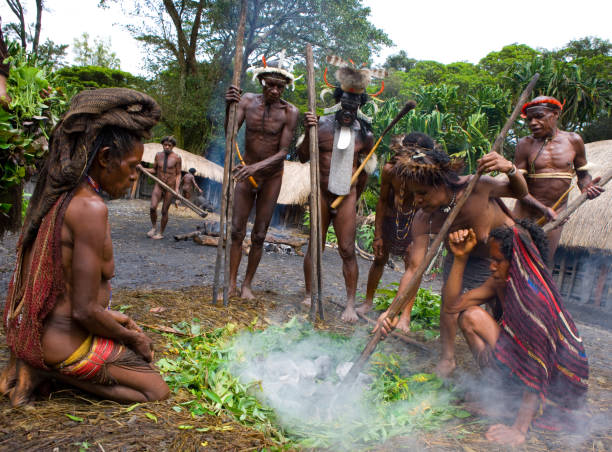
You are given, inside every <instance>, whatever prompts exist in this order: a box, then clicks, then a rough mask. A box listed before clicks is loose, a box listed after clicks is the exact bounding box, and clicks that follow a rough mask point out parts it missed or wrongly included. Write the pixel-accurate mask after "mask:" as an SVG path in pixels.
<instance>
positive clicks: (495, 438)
mask: <svg viewBox="0 0 612 452" xmlns="http://www.w3.org/2000/svg"><path fill="white" fill-rule="evenodd" d="M485 437H486V438H487V439H488V440H489V441H492V442H494V443H498V444H508V445H510V446H518V445H520V444H523V443H524V442H525V434H524V433H523V432H521V431H520V430H519V429H517V428H515V427H514V426H509V425H504V424H495V425H492V426H491V427H489V430H488V431H487V433H485Z"/></svg>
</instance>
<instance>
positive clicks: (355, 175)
mask: <svg viewBox="0 0 612 452" xmlns="http://www.w3.org/2000/svg"><path fill="white" fill-rule="evenodd" d="M414 107H416V102H415V101H413V100H409V101H408V102H407V103H406V105H404V108H402V109H401V110H400V112H399V113H398V114H397V116H396V117H395V118H393V121H391V122H390V123H389V125H388V126H387V127H386V128H385V130H384V131H383V133H382V134H381V135H380V138H378V140H377V141H376V144H375V145H374V146H373V147H372V149H371V150H370V152H368V155H367V156H366V158H365V159H363V162H361V165H359V168H357V170H356V171H355V172H354V173H353V176H352V177H351V185H353V184H354V183H355V182H357V178H358V177H359V175H360V174H361V172H362V171H363V169H364V168H365V166H366V163H368V160H370V159H371V158H372V156H373V155H374V152H375V151H376V149H378V146H379V145H380V143H381V142H382V140H383V138H384V137H385V135H386V134H387V133H388V132H389V131H390V130H391V129H392V128H393V127H395V125H396V124H397V123H398V122H399V120H400V119H402V118H403V117H404V116H406V114H407V113H408V112H409V111H410V110H412V109H413V108H414ZM343 199H344V195H342V196H338V197H337V198H336V199H334V202H332V203H331V207H332V209H337V208H338V206H339V205H340V203H341V202H342V200H343Z"/></svg>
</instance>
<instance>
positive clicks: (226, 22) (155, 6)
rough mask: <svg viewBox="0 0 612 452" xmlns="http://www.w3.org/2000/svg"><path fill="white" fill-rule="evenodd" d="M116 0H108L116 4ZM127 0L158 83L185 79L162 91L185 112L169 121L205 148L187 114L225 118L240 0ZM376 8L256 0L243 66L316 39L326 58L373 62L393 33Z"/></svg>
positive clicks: (297, 51)
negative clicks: (191, 132)
mask: <svg viewBox="0 0 612 452" xmlns="http://www.w3.org/2000/svg"><path fill="white" fill-rule="evenodd" d="M116 2H117V1H116V0H102V1H101V2H100V3H101V4H102V6H108V5H109V4H111V3H116ZM126 8H127V12H128V13H129V14H131V15H132V16H134V17H137V18H138V23H137V24H135V25H131V26H129V27H128V28H129V30H130V31H131V32H132V34H133V35H134V36H135V37H136V39H138V40H139V41H141V42H143V43H144V44H145V46H147V47H148V48H149V49H150V51H149V52H148V54H147V55H148V56H147V58H148V64H149V69H150V70H151V71H152V72H154V73H156V74H160V76H159V79H158V80H156V82H155V85H156V87H158V89H160V88H161V85H162V84H163V83H164V80H166V81H169V80H171V79H172V80H173V82H174V83H178V88H179V89H178V92H177V91H176V90H175V89H174V88H172V87H169V86H168V87H164V89H162V90H161V91H160V92H162V93H172V95H173V98H172V102H173V103H174V111H176V112H177V114H174V113H173V114H172V116H174V117H175V120H172V121H168V122H173V123H174V125H173V127H171V129H172V130H173V132H174V133H175V135H176V136H177V140H178V141H179V144H181V145H183V146H184V147H186V148H187V149H190V150H192V151H198V150H199V149H198V148H197V146H200V145H201V140H196V142H194V141H191V140H189V139H186V138H185V133H186V127H187V122H189V123H190V124H191V125H193V124H194V122H197V119H196V118H188V117H187V116H188V115H189V114H190V112H197V113H196V114H197V115H198V116H199V118H200V120H202V119H201V118H208V121H207V122H208V124H206V123H203V122H202V123H200V126H199V127H200V128H201V130H202V131H205V130H210V129H211V127H215V126H216V127H219V125H222V121H221V120H219V118H218V116H219V115H222V114H223V112H224V108H223V101H222V94H223V91H224V90H225V88H226V86H227V83H228V81H229V79H230V78H231V68H232V58H233V55H234V50H235V49H234V46H235V40H236V36H235V33H236V29H237V28H238V23H237V21H238V16H239V11H238V10H239V2H236V1H231V0H208V1H204V0H198V1H196V0H191V1H188V0H135V1H134V2H131V4H130V5H129V6H127V5H126ZM369 12H370V10H369V8H364V7H363V6H362V5H361V2H360V1H359V0H337V1H333V2H330V1H321V0H290V1H283V0H251V1H249V10H248V15H247V23H246V31H245V38H244V46H245V51H244V61H243V71H246V69H247V67H248V66H250V65H251V64H253V63H256V62H258V61H259V59H260V58H261V56H262V55H265V56H266V57H267V58H271V57H274V56H275V55H277V54H279V53H280V52H281V51H282V50H286V54H287V56H288V57H289V58H290V59H293V60H294V61H295V62H298V61H299V60H300V59H301V58H302V56H301V55H302V54H303V51H304V47H305V45H306V43H307V42H311V43H312V44H313V45H314V46H315V48H314V50H315V54H316V56H317V58H318V60H319V61H323V58H324V56H325V55H327V54H329V53H337V54H339V55H341V56H343V57H345V58H347V59H348V58H351V59H353V60H354V61H358V62H365V63H369V61H370V58H371V55H372V53H374V52H377V51H378V50H379V49H380V47H381V46H382V45H389V44H391V41H390V40H389V38H388V37H387V35H386V34H385V33H384V32H383V31H382V30H379V29H377V28H376V27H374V26H373V25H372V24H371V23H370V22H369V21H368V15H369ZM166 71H169V72H166ZM162 73H163V74H164V75H163V76H161V74H162ZM171 73H176V76H171ZM244 75H245V74H243V76H244ZM188 85H189V87H190V89H189V90H188V89H187V87H188ZM194 87H196V88H197V87H201V89H202V90H204V91H203V92H202V93H198V94H195V93H194V92H193V91H192V90H191V88H194ZM211 87H212V91H210V88H211ZM153 94H155V93H153ZM194 94H195V95H194ZM206 98H208V99H206ZM195 99H198V100H203V102H204V104H201V105H195V104H194V100H195ZM162 102H164V101H162ZM167 103H170V102H167ZM167 119H170V118H167Z"/></svg>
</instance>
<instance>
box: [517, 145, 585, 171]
mask: <svg viewBox="0 0 612 452" xmlns="http://www.w3.org/2000/svg"><path fill="white" fill-rule="evenodd" d="M575 157H576V152H575V151H574V148H573V146H572V145H571V144H570V143H569V141H568V140H567V139H566V138H563V137H560V138H555V139H553V140H551V141H549V142H545V143H538V142H536V143H533V144H532V146H531V149H530V152H529V156H528V159H527V160H528V171H529V172H530V173H534V172H535V173H540V172H550V171H557V172H571V171H572V170H573V168H574V158H575Z"/></svg>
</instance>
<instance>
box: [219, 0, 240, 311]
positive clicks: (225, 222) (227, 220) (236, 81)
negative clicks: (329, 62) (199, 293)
mask: <svg viewBox="0 0 612 452" xmlns="http://www.w3.org/2000/svg"><path fill="white" fill-rule="evenodd" d="M246 13H247V0H242V2H241V4H240V20H239V23H238V31H237V32H236V53H235V54H234V74H233V77H232V85H234V86H237V87H239V86H240V73H241V72H242V54H243V43H244V28H245V24H246ZM237 108H238V106H237V105H236V104H235V103H231V104H230V105H229V107H228V111H227V127H226V130H225V162H224V165H223V187H222V191H221V212H220V214H219V234H220V237H221V240H219V245H218V246H217V259H216V261H215V276H214V280H213V298H212V303H213V304H216V303H217V297H218V295H219V273H220V271H221V260H222V258H223V246H225V248H226V250H225V262H224V273H223V304H224V305H225V306H227V292H228V282H229V248H230V243H229V242H230V240H229V239H230V232H231V231H230V225H231V221H232V216H231V214H232V210H231V202H232V201H233V195H234V191H233V187H234V185H233V180H232V178H231V171H232V165H233V162H234V142H235V140H236V132H237V124H236V110H237Z"/></svg>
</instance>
